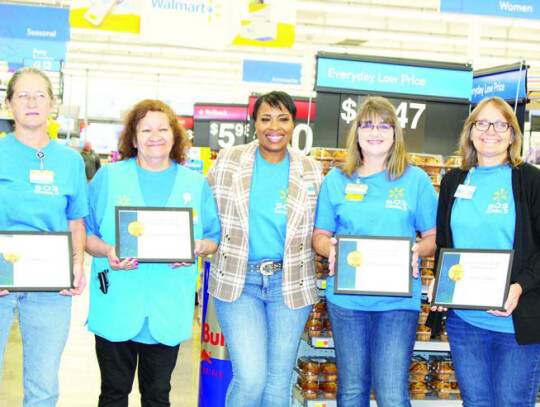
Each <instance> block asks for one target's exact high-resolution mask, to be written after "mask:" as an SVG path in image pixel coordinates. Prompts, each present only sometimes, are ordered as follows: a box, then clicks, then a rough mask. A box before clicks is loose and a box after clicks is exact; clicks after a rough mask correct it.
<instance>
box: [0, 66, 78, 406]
mask: <svg viewBox="0 0 540 407" xmlns="http://www.w3.org/2000/svg"><path fill="white" fill-rule="evenodd" d="M55 103H56V98H55V96H54V93H53V87H52V84H51V81H50V79H49V78H48V77H47V75H45V74H44V73H43V72H42V71H40V70H39V69H36V68H23V69H21V70H19V71H17V72H16V73H15V74H14V75H13V76H12V77H11V79H10V81H9V82H8V86H7V92H6V105H7V107H8V109H9V111H10V112H11V113H12V114H13V118H14V119H15V131H14V132H13V133H11V134H8V135H7V136H6V137H4V138H3V139H1V140H0V230H2V231H32V232H66V231H69V232H71V239H72V246H73V277H74V278H73V288H71V289H69V290H62V291H60V293H58V292H11V293H9V292H8V291H7V290H1V289H0V375H1V373H2V362H3V359H4V349H5V346H6V343H7V341H8V337H9V333H10V331H11V326H12V324H13V320H14V318H15V311H17V317H18V319H19V328H20V331H21V337H22V344H23V355H24V357H23V389H24V402H23V404H24V405H25V406H47V407H49V406H55V405H56V403H57V401H58V395H59V391H58V369H59V367H60V358H61V356H62V352H63V350H64V346H65V345H66V342H67V338H68V334H69V327H70V321H71V296H73V295H79V294H81V293H82V292H83V289H84V287H85V285H86V279H85V277H84V270H83V256H84V244H85V240H86V232H85V228H84V220H83V219H84V217H85V216H86V215H87V213H88V204H87V200H86V177H85V173H84V163H83V161H82V158H81V156H80V154H79V153H77V151H75V150H73V149H71V148H68V147H65V146H62V145H60V144H58V143H57V142H56V141H54V140H52V139H51V138H50V137H49V135H48V134H47V117H48V116H49V114H51V112H52V111H53V110H54V107H55ZM1 251H2V249H1V248H0V252H1ZM60 294H61V295H60Z"/></svg>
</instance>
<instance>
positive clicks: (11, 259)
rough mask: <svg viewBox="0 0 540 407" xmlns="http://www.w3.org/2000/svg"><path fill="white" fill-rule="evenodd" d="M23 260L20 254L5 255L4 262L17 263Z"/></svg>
mask: <svg viewBox="0 0 540 407" xmlns="http://www.w3.org/2000/svg"><path fill="white" fill-rule="evenodd" d="M20 259H21V256H20V255H19V254H15V253H4V260H5V261H7V262H8V263H17V262H18V261H19V260H20Z"/></svg>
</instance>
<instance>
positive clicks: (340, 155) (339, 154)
mask: <svg viewBox="0 0 540 407" xmlns="http://www.w3.org/2000/svg"><path fill="white" fill-rule="evenodd" d="M333 157H334V158H335V159H336V160H345V159H346V158H347V151H346V150H337V151H335V152H334V154H333Z"/></svg>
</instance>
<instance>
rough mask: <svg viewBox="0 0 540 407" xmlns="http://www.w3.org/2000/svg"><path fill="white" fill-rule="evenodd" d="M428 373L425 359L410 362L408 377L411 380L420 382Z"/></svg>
mask: <svg viewBox="0 0 540 407" xmlns="http://www.w3.org/2000/svg"><path fill="white" fill-rule="evenodd" d="M428 374H429V369H428V366H427V362H426V361H413V362H412V363H411V369H410V374H409V377H410V379H411V381H413V382H421V381H424V380H425V379H426V376H427V375H428Z"/></svg>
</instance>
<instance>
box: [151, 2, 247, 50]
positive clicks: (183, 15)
mask: <svg viewBox="0 0 540 407" xmlns="http://www.w3.org/2000/svg"><path fill="white" fill-rule="evenodd" d="M247 12H248V7H247V4H246V2H245V1H243V0H228V1H226V0H198V1H197V2H195V1H193V0H183V1H180V0H142V3H141V16H142V18H141V39H143V40H145V41H150V42H154V43H161V44H173V45H182V46H187V47H192V48H223V47H226V46H228V45H230V44H231V43H232V41H233V40H234V38H235V37H236V35H237V34H238V33H239V32H240V28H241V20H242V18H243V16H244V15H247Z"/></svg>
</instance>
